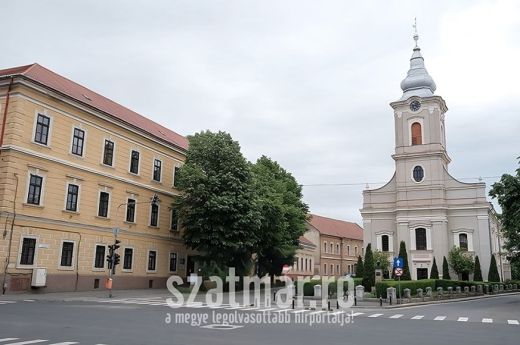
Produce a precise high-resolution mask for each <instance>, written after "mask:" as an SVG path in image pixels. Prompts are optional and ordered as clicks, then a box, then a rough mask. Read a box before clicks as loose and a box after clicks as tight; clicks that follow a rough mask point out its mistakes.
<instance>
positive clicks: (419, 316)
mask: <svg viewBox="0 0 520 345" xmlns="http://www.w3.org/2000/svg"><path fill="white" fill-rule="evenodd" d="M423 317H424V315H415V316H414V317H412V320H420V319H422V318H423Z"/></svg>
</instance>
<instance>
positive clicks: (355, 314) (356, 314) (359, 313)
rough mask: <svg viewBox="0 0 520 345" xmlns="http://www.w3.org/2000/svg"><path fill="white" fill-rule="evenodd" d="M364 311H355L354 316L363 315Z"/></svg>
mask: <svg viewBox="0 0 520 345" xmlns="http://www.w3.org/2000/svg"><path fill="white" fill-rule="evenodd" d="M363 314H364V313H361V312H358V313H354V314H352V316H359V315H363Z"/></svg>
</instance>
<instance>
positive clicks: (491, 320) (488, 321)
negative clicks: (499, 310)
mask: <svg viewBox="0 0 520 345" xmlns="http://www.w3.org/2000/svg"><path fill="white" fill-rule="evenodd" d="M482 323H493V319H482Z"/></svg>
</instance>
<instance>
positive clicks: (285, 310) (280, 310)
mask: <svg viewBox="0 0 520 345" xmlns="http://www.w3.org/2000/svg"><path fill="white" fill-rule="evenodd" d="M289 310H292V309H289V308H285V309H278V310H275V311H274V312H275V313H283V312H287V311H289Z"/></svg>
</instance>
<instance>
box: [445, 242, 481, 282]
mask: <svg viewBox="0 0 520 345" xmlns="http://www.w3.org/2000/svg"><path fill="white" fill-rule="evenodd" d="M448 262H449V264H450V267H451V268H452V269H453V270H454V271H455V273H457V274H458V275H461V274H469V273H470V272H471V271H472V270H473V269H474V267H475V262H473V258H472V257H471V256H470V255H468V252H467V251H464V250H462V249H461V248H460V247H455V246H454V247H453V248H452V249H451V250H450V252H449V253H448Z"/></svg>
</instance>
